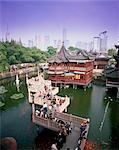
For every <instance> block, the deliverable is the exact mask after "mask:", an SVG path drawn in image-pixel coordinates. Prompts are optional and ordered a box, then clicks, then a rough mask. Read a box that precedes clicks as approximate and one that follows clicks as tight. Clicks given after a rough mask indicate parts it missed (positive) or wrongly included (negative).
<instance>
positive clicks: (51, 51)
mask: <svg viewBox="0 0 119 150" xmlns="http://www.w3.org/2000/svg"><path fill="white" fill-rule="evenodd" d="M56 52H57V49H56V48H54V47H52V46H49V47H48V48H47V53H48V56H49V57H50V56H53V55H55V54H56Z"/></svg>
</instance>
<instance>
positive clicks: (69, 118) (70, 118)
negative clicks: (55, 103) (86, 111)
mask: <svg viewBox="0 0 119 150" xmlns="http://www.w3.org/2000/svg"><path fill="white" fill-rule="evenodd" d="M69 120H70V122H72V114H70V118H69Z"/></svg>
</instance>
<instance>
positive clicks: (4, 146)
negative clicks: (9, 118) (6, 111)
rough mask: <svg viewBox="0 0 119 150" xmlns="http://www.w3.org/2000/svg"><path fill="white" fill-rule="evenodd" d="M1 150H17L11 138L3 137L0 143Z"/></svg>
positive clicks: (14, 141) (15, 143)
mask: <svg viewBox="0 0 119 150" xmlns="http://www.w3.org/2000/svg"><path fill="white" fill-rule="evenodd" d="M0 147H1V150H17V142H16V140H15V139H14V138H13V137H5V138H3V139H2V140H1V142H0Z"/></svg>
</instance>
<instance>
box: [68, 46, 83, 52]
mask: <svg viewBox="0 0 119 150" xmlns="http://www.w3.org/2000/svg"><path fill="white" fill-rule="evenodd" d="M68 49H69V50H70V51H79V50H80V49H79V48H77V47H73V46H70V47H69V48H68Z"/></svg>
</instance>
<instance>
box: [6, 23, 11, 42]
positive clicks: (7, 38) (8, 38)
mask: <svg viewBox="0 0 119 150" xmlns="http://www.w3.org/2000/svg"><path fill="white" fill-rule="evenodd" d="M5 40H6V41H9V42H10V32H9V27H8V24H7V26H6V33H5Z"/></svg>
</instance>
